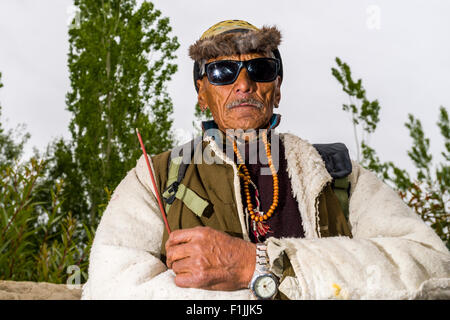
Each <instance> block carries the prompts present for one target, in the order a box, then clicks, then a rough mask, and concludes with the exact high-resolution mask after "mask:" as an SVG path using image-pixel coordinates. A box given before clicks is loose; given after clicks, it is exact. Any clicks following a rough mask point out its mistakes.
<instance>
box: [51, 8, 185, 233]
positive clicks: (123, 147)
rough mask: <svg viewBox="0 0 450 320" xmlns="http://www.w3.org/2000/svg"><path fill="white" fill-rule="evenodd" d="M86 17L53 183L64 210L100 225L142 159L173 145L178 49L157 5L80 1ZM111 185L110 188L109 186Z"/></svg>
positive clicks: (72, 50)
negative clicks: (170, 87)
mask: <svg viewBox="0 0 450 320" xmlns="http://www.w3.org/2000/svg"><path fill="white" fill-rule="evenodd" d="M74 4H75V6H76V7H77V8H78V10H79V12H78V14H77V16H76V19H77V21H76V23H74V24H73V26H74V27H73V28H71V29H70V30H69V56H68V65H69V72H70V82H71V89H70V91H69V93H68V94H67V98H66V103H67V108H68V110H69V111H70V112H71V113H72V119H71V122H70V125H69V130H70V133H71V140H69V141H64V140H59V141H56V142H55V143H53V145H52V146H51V147H50V150H51V154H52V158H53V161H52V165H51V169H50V174H49V177H50V180H54V179H55V178H58V177H61V178H63V179H64V188H63V189H64V191H63V196H64V199H65V201H64V203H63V207H64V208H65V211H67V212H68V211H72V212H73V214H74V216H75V217H77V218H78V219H81V220H82V221H86V222H90V223H91V224H92V225H95V224H96V223H97V222H98V212H99V204H102V203H105V201H106V197H107V192H105V190H112V189H114V188H115V187H116V186H117V184H118V183H119V182H120V180H121V179H123V177H124V176H125V174H126V173H127V171H128V170H130V169H131V168H132V167H134V166H135V165H136V160H137V159H138V158H139V156H140V155H141V151H140V148H139V143H138V140H137V138H136V134H135V128H139V130H140V132H141V134H142V137H143V139H144V141H145V143H146V145H147V151H148V152H149V153H150V154H155V153H159V152H162V151H164V150H166V149H167V148H170V147H171V146H172V140H173V138H172V133H171V125H172V119H171V118H170V116H171V114H172V111H173V110H172V109H173V107H172V101H171V99H170V97H169V95H168V94H167V91H166V87H165V83H166V82H167V81H169V80H170V79H171V76H172V75H173V74H174V73H175V72H176V70H177V66H176V65H175V64H173V63H172V61H173V60H174V59H175V55H174V52H175V50H176V49H177V48H178V47H179V44H178V42H177V38H176V37H171V36H170V32H171V27H170V25H169V19H168V18H162V17H161V12H160V11H159V10H156V9H155V8H154V6H153V4H152V3H150V2H147V1H144V2H143V3H142V4H141V5H139V6H138V5H137V4H136V1H135V0H102V1H98V0H75V2H74ZM105 188H106V189H105Z"/></svg>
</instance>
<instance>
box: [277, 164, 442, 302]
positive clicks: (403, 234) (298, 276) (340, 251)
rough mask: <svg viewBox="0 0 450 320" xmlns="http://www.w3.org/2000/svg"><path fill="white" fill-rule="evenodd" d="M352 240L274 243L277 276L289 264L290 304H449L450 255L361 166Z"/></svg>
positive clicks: (285, 281) (355, 177) (355, 182)
mask: <svg viewBox="0 0 450 320" xmlns="http://www.w3.org/2000/svg"><path fill="white" fill-rule="evenodd" d="M353 169H354V170H353V173H352V175H351V176H350V181H351V184H352V188H351V196H350V216H349V222H350V225H351V231H352V236H353V237H352V238H349V237H329V238H316V239H304V238H302V239H300V238H284V239H274V238H270V239H269V240H268V253H269V258H270V262H271V266H272V270H273V271H274V272H276V273H278V274H281V272H282V266H283V260H284V259H285V258H286V257H287V258H288V262H289V266H290V268H292V269H293V271H294V272H291V273H288V274H285V275H284V276H283V278H282V282H281V284H280V291H281V292H282V293H283V294H284V295H286V296H287V297H288V298H289V299H450V253H449V251H448V249H447V248H446V247H445V245H444V244H443V242H442V241H441V239H440V238H439V237H438V236H437V235H436V234H435V232H434V231H433V229H431V227H429V226H428V225H427V224H425V223H424V222H423V221H422V220H421V218H420V217H419V216H418V215H417V214H416V213H414V212H413V211H412V210H411V209H410V208H409V207H408V206H407V205H406V204H405V203H404V202H403V201H402V199H401V198H400V197H399V196H398V195H397V193H396V192H395V191H393V190H392V189H391V188H390V187H389V186H387V185H386V184H384V183H383V182H382V181H380V180H379V179H378V178H377V177H376V176H375V175H374V174H373V173H371V172H370V171H367V170H365V169H364V168H362V167H360V166H359V165H358V164H356V163H354V168H353Z"/></svg>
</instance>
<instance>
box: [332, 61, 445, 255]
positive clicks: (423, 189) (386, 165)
mask: <svg viewBox="0 0 450 320" xmlns="http://www.w3.org/2000/svg"><path fill="white" fill-rule="evenodd" d="M336 64H337V66H338V69H337V68H332V69H331V70H332V74H333V76H334V77H335V78H336V80H337V81H338V82H339V83H340V84H341V85H342V88H343V91H344V92H345V93H347V95H348V97H349V99H350V104H348V105H346V104H344V105H343V110H344V111H347V112H350V113H351V116H352V123H353V128H354V135H355V140H356V144H357V149H358V161H359V162H360V163H361V165H362V166H363V167H365V168H366V169H368V170H371V171H372V172H374V173H376V174H377V175H378V177H379V178H380V179H382V180H383V181H385V182H386V183H388V184H390V185H391V186H392V187H393V188H394V189H396V190H397V192H398V193H399V195H400V196H401V198H402V199H403V200H404V201H405V202H406V203H407V204H408V206H409V207H411V208H412V209H413V210H414V211H415V212H416V213H417V214H418V215H419V216H420V217H421V218H422V219H423V220H424V221H425V222H427V223H428V224H429V225H430V226H431V227H432V228H433V229H434V230H435V231H436V233H437V234H438V235H439V236H440V238H441V239H442V241H444V242H445V243H446V245H447V247H448V248H449V249H450V219H449V218H450V214H449V211H450V207H449V203H450V191H449V190H450V166H449V160H450V125H449V118H448V112H447V110H446V109H445V108H444V107H442V106H441V107H440V116H439V121H438V123H437V125H438V127H439V128H440V131H441V134H442V136H443V137H444V140H445V150H444V151H443V152H442V156H443V157H444V159H445V160H446V162H445V163H440V164H438V165H436V168H435V170H434V172H433V170H432V168H433V162H432V160H433V156H432V154H431V153H430V152H429V147H430V140H429V139H428V138H426V136H425V133H424V131H423V128H422V123H421V121H420V120H419V119H416V118H415V117H414V116H413V115H412V114H409V115H408V122H406V123H405V126H406V128H407V129H408V130H409V135H410V137H411V139H412V146H411V149H410V150H409V151H408V152H407V153H408V156H409V158H410V159H411V161H412V162H413V164H414V165H415V167H416V169H417V173H416V177H415V178H412V177H411V176H410V174H409V173H408V172H407V171H406V170H404V169H400V168H398V167H397V166H396V165H395V164H394V163H393V162H391V161H388V162H383V161H381V160H380V158H379V157H378V155H377V153H376V151H375V150H374V149H373V148H371V147H370V146H369V144H368V142H367V141H368V139H369V137H370V134H373V133H374V132H375V129H376V127H377V124H378V122H379V121H380V119H379V116H378V115H379V111H380V108H381V107H380V105H379V103H378V101H377V100H374V101H368V100H367V99H366V91H365V89H364V88H363V86H362V81H361V79H359V80H358V81H356V82H355V81H354V80H353V79H352V75H351V70H350V67H349V66H348V64H346V63H344V62H342V61H341V60H340V59H339V58H336ZM358 126H359V127H360V130H361V131H362V132H363V136H364V138H363V139H362V140H361V142H359V140H358V135H357V132H358V130H357V127H358ZM359 150H361V156H360V154H359V152H360V151H359ZM360 158H361V159H360Z"/></svg>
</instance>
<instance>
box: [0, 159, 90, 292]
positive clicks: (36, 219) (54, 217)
mask: <svg viewBox="0 0 450 320" xmlns="http://www.w3.org/2000/svg"><path fill="white" fill-rule="evenodd" d="M45 165H46V162H45V161H42V160H41V161H38V160H37V159H31V160H30V162H29V163H27V164H23V165H18V164H16V165H13V166H6V165H4V166H3V167H2V168H0V177H1V179H0V279H2V280H14V281H45V282H52V283H65V282H66V281H67V279H68V277H69V276H72V277H74V276H75V277H76V278H78V279H79V280H80V282H81V283H82V282H85V281H86V280H87V266H88V258H89V250H90V247H91V244H92V240H93V234H94V230H95V226H92V227H90V228H88V227H86V226H85V225H82V224H80V223H79V222H78V221H77V220H76V219H75V218H74V217H73V216H72V214H71V212H62V210H61V204H62V199H61V196H60V195H61V193H62V185H63V182H62V181H56V182H55V184H54V186H53V187H52V188H51V189H50V190H47V191H48V192H49V193H50V194H51V203H43V202H39V201H38V200H37V194H38V192H43V190H42V189H40V184H39V182H40V179H43V175H44V169H45ZM48 208H50V210H49V209H48ZM81 233H82V234H84V235H85V237H84V238H86V239H87V241H86V242H85V243H83V242H79V241H77V240H76V239H80V238H82V237H80V236H79V235H80V234H81ZM69 266H73V267H71V268H68V267H69ZM68 271H69V272H71V274H68V273H67V272H68ZM73 272H75V273H77V274H73ZM78 284H79V283H78Z"/></svg>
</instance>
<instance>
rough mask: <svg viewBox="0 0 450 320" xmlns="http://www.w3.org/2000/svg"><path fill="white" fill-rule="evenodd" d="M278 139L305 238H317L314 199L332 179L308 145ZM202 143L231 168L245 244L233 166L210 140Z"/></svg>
mask: <svg viewBox="0 0 450 320" xmlns="http://www.w3.org/2000/svg"><path fill="white" fill-rule="evenodd" d="M279 136H280V138H281V141H282V143H283V144H284V147H285V150H286V153H285V157H286V161H287V171H288V174H289V178H290V179H291V184H292V192H293V195H294V198H295V199H296V200H297V202H298V207H299V211H300V214H301V220H302V226H303V230H304V232H305V237H306V238H318V237H320V232H319V211H318V197H319V194H320V192H321V191H322V190H323V188H324V187H325V185H326V184H327V183H330V182H331V181H332V178H331V176H330V175H329V174H328V171H327V169H326V167H325V163H324V162H323V160H322V158H321V156H320V154H319V153H318V152H317V150H316V149H315V148H314V147H313V146H312V145H311V144H310V143H308V142H306V141H305V140H302V139H300V138H299V137H297V136H294V135H292V134H289V133H284V134H283V133H282V134H280V135H279ZM203 140H204V141H207V142H208V143H209V145H210V147H211V150H212V151H214V153H215V154H216V156H218V157H219V158H220V159H221V160H222V161H224V162H225V163H227V164H229V165H231V166H232V168H233V172H234V194H235V199H236V205H237V211H238V215H239V221H240V222H241V228H242V234H243V235H244V239H246V240H249V236H248V230H247V223H246V221H245V215H244V212H243V206H242V199H241V192H240V190H241V186H240V180H239V175H238V170H237V166H236V164H235V163H234V161H233V160H232V159H230V158H228V157H227V156H226V154H225V153H224V152H223V151H222V150H221V149H220V148H219V147H218V146H217V144H216V143H215V142H214V139H213V138H212V137H211V136H207V135H206V136H205V137H204V139H203Z"/></svg>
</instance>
